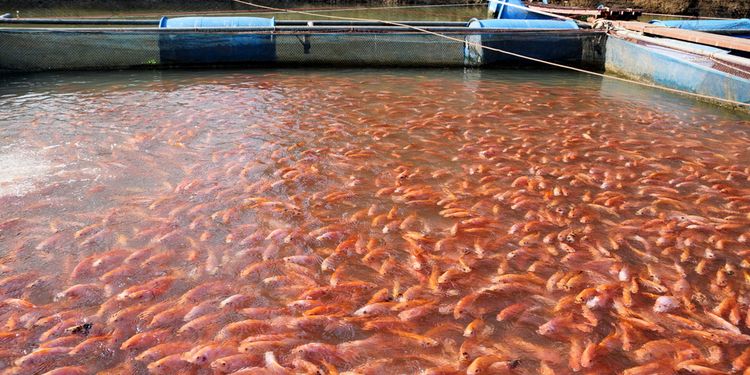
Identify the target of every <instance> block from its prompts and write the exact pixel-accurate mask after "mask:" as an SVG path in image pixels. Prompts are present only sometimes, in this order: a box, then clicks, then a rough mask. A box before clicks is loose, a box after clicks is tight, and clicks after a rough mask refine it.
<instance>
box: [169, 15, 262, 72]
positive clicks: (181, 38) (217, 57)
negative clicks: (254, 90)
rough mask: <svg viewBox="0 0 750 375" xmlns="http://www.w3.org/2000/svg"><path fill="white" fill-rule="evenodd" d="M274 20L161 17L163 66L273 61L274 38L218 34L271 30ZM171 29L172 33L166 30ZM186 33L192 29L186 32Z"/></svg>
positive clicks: (256, 18) (254, 35)
mask: <svg viewBox="0 0 750 375" xmlns="http://www.w3.org/2000/svg"><path fill="white" fill-rule="evenodd" d="M274 26H275V20H274V19H273V18H259V17H179V18H167V17H162V18H161V20H160V21H159V28H161V29H165V31H163V32H161V33H160V35H159V55H160V57H161V63H162V64H165V65H186V66H189V65H232V64H263V63H270V62H273V61H275V60H276V43H275V41H274V38H273V35H272V34H270V33H268V34H263V33H257V34H255V33H248V32H234V31H232V30H222V31H217V30H213V29H232V28H253V29H261V30H263V29H268V30H269V31H270V30H273V28H274ZM171 29H174V32H169V30H171ZM186 29H192V31H187V30H186Z"/></svg>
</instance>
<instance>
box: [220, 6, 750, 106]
mask: <svg viewBox="0 0 750 375" xmlns="http://www.w3.org/2000/svg"><path fill="white" fill-rule="evenodd" d="M232 1H234V2H237V3H240V4H245V5H249V6H252V7H256V8H261V9H268V10H273V11H276V12H283V13H295V14H303V15H307V16H314V17H325V18H331V19H338V20H346V21H365V22H380V23H383V24H386V25H393V26H399V27H404V28H409V29H412V30H415V31H419V32H423V33H425V34H430V35H434V36H437V37H440V38H444V39H447V40H452V41H455V42H459V43H466V44H467V45H471V46H474V47H477V48H482V49H485V50H488V51H494V52H499V53H503V54H506V55H509V56H513V57H517V58H520V59H525V60H529V61H533V62H537V63H540V64H546V65H550V66H554V67H557V68H562V69H568V70H572V71H575V72H579V73H584V74H588V75H593V76H596V77H601V78H607V79H611V80H615V81H620V82H626V83H631V84H635V85H639V86H643V87H649V88H655V89H659V90H663V91H667V92H671V93H675V94H682V95H688V96H693V97H697V98H702V99H706V100H713V101H718V102H722V103H727V104H732V105H736V106H743V107H749V108H750V103H744V102H740V101H736V100H732V99H724V98H718V97H715V96H711V95H703V94H698V93H694V92H689V91H683V90H679V89H673V88H670V87H665V86H660V85H655V84H651V83H646V82H639V81H635V80H632V79H628V78H622V77H617V76H612V75H606V74H602V73H597V72H592V71H589V70H585V69H581V68H576V67H573V66H568V65H563V64H558V63H555V62H551V61H546V60H542V59H537V58H535V57H530V56H525V55H521V54H518V53H515V52H510V51H505V50H502V49H499V48H494V47H488V46H485V45H482V44H481V43H476V42H470V41H467V40H464V39H462V38H456V37H452V36H449V35H445V34H440V33H437V32H434V31H430V30H427V29H424V28H422V27H418V26H413V25H407V24H403V23H400V22H394V21H384V20H377V19H368V18H355V17H340V16H331V15H323V14H315V13H310V12H304V11H298V10H288V9H283V8H274V7H270V6H266V5H260V4H255V3H251V2H249V1H244V0H232ZM506 5H508V4H507V3H506ZM510 5H513V4H510ZM529 11H533V10H529Z"/></svg>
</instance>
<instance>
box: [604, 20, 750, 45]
mask: <svg viewBox="0 0 750 375" xmlns="http://www.w3.org/2000/svg"><path fill="white" fill-rule="evenodd" d="M612 24H613V25H614V26H619V27H622V28H624V29H627V30H631V31H638V32H641V33H644V34H648V35H658V36H662V37H666V38H672V39H678V40H684V41H686V42H693V43H698V44H705V45H708V46H714V47H719V48H724V49H732V50H737V51H743V52H750V39H743V38H735V37H731V36H726V35H718V34H711V33H706V32H703V31H694V30H683V29H676V28H672V27H664V26H657V25H652V24H650V23H643V22H625V21H620V22H612Z"/></svg>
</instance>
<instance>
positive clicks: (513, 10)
mask: <svg viewBox="0 0 750 375" xmlns="http://www.w3.org/2000/svg"><path fill="white" fill-rule="evenodd" d="M506 3H507V4H511V5H516V6H509V5H506ZM487 6H488V7H489V12H490V15H491V16H492V17H493V18H497V19H510V20H549V19H554V17H550V16H546V15H544V14H539V13H534V12H531V11H528V10H525V9H520V8H518V7H524V8H526V5H525V4H524V3H523V1H522V0H490V2H489V4H488V5H487Z"/></svg>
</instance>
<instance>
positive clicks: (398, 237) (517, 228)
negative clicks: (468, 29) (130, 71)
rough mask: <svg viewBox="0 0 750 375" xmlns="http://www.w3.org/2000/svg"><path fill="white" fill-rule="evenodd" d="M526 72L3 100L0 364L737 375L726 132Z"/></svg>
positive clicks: (350, 77) (692, 111)
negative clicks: (7, 164) (7, 173)
mask: <svg viewBox="0 0 750 375" xmlns="http://www.w3.org/2000/svg"><path fill="white" fill-rule="evenodd" d="M485 73H487V74H489V75H490V76H493V75H494V73H492V72H483V73H482V75H483V76H484V75H487V74H485ZM138 74H140V73H138ZM138 74H136V75H138ZM524 74H526V75H527V76H528V77H527V76H524V77H522V78H519V79H514V80H507V79H503V80H498V79H486V77H481V79H480V77H478V76H476V75H474V74H473V73H472V74H468V75H467V74H464V73H461V74H458V75H456V74H454V73H453V72H445V71H435V72H429V71H424V72H419V74H417V75H407V74H400V73H394V72H388V71H381V72H378V73H377V74H374V73H372V72H354V71H337V72H335V73H333V72H325V71H307V72H305V73H304V77H302V78H304V79H300V74H299V72H297V73H294V72H287V71H274V72H265V73H264V72H260V73H259V72H254V73H252V74H249V73H242V72H238V73H232V74H223V73H222V74H211V75H206V74H193V73H189V74H188V75H186V76H184V77H183V76H180V78H179V79H177V78H176V77H168V76H160V78H159V80H157V81H158V82H157V81H155V80H152V79H151V78H149V77H146V78H143V79H140V78H139V79H129V80H128V81H127V82H125V81H122V80H120V79H119V78H113V79H112V80H111V81H112V82H111V84H110V85H99V86H96V87H93V86H92V87H87V88H86V90H84V91H81V90H82V89H81V87H82V86H81V85H82V84H81V83H80V82H76V84H75V85H71V84H64V83H66V82H69V81H70V78H69V77H56V78H55V79H56V81H55V84H54V85H40V87H42V86H43V87H44V88H45V89H44V95H41V96H40V95H39V90H40V89H39V88H37V87H29V88H27V89H24V90H21V91H24V93H23V94H14V93H13V92H14V90H16V91H17V89H16V88H14V87H15V86H13V85H11V86H9V87H8V88H7V90H6V91H7V93H6V92H5V91H4V96H3V100H4V101H5V102H7V103H9V105H7V106H0V138H2V139H3V140H7V141H8V142H6V143H8V144H7V145H5V144H4V146H3V147H4V148H2V149H0V167H2V165H3V162H4V160H6V159H5V158H8V160H11V162H12V164H13V165H22V166H28V168H22V169H23V170H22V171H19V172H18V173H20V174H19V175H18V176H16V175H15V174H14V175H13V176H12V178H11V179H10V180H8V181H5V180H3V181H2V182H1V183H0V203H2V204H3V208H4V210H2V212H0V249H3V251H0V368H2V369H4V370H3V371H4V373H5V372H7V373H8V374H94V373H97V374H124V373H128V374H130V373H135V374H146V373H150V374H204V373H217V374H219V373H220V374H237V375H239V374H299V373H309V374H318V373H326V374H338V373H342V374H381V373H410V374H411V373H413V374H418V373H422V374H514V373H518V374H537V373H539V374H567V373H573V372H576V373H585V374H631V375H638V374H642V375H645V374H649V375H650V374H675V373H678V374H683V373H685V374H688V373H696V374H728V373H743V372H745V373H747V372H750V369H749V368H750V350H748V349H747V347H748V345H750V331H749V329H750V308H748V306H750V297H748V293H747V290H748V287H747V286H748V283H750V250H748V249H747V244H748V242H750V167H748V166H747V161H748V160H750V153H748V144H750V131H748V128H747V125H748V123H750V122H748V121H747V118H746V117H744V115H740V114H734V113H732V114H730V113H729V112H726V111H713V110H711V109H709V108H708V107H705V106H693V105H690V104H689V103H687V102H684V101H679V100H678V101H675V100H664V101H659V100H654V101H652V102H650V103H649V105H646V104H644V103H641V102H639V101H632V100H631V101H622V100H620V99H618V98H617V95H609V94H608V95H598V96H597V100H588V99H587V98H590V97H591V92H595V93H596V92H598V91H597V90H604V89H605V88H602V87H599V86H597V85H593V86H592V83H590V82H578V83H577V84H576V85H562V84H559V83H557V82H553V83H549V82H546V83H544V84H542V83H541V82H540V81H539V80H538V78H536V77H535V75H536V73H528V74H527V73H524ZM141 78H142V77H141ZM34 79H39V80H43V79H44V78H34ZM563 79H567V78H563ZM58 81H59V82H58ZM310 82H316V85H310ZM4 90H5V88H4ZM498 93H502V95H498ZM27 94H28V95H27ZM79 94H80V95H79ZM84 94H85V95H84ZM37 96H39V97H44V101H45V103H47V104H46V105H44V106H41V105H39V102H38V100H40V99H39V98H37ZM82 98H84V99H86V100H83V99H82ZM237 103H243V105H237ZM605 109H606V110H605ZM115 129H116V130H115ZM6 146H7V147H6ZM22 146H23V147H22ZM30 150H33V152H32V151H30ZM8 155H9V156H8ZM5 169H8V168H5ZM8 170H12V171H14V172H12V173H16V172H15V170H16V169H14V168H10V169H8ZM21 172H23V173H21ZM35 173H41V175H40V176H36V175H35ZM27 174H28V176H27ZM1 179H2V178H0V180H1Z"/></svg>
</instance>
